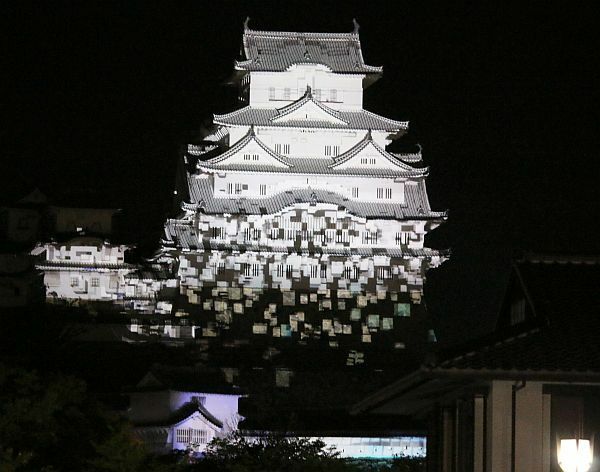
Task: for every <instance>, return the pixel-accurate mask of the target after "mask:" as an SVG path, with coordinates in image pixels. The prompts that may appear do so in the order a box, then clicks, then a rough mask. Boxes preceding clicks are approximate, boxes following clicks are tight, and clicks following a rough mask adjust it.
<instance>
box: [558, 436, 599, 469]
mask: <svg viewBox="0 0 600 472" xmlns="http://www.w3.org/2000/svg"><path fill="white" fill-rule="evenodd" d="M557 455H558V465H560V468H561V469H562V470H564V472H587V471H588V470H589V469H590V467H591V466H592V461H593V460H594V454H593V451H592V444H591V442H590V441H589V439H561V440H560V442H559V444H558V451H557Z"/></svg>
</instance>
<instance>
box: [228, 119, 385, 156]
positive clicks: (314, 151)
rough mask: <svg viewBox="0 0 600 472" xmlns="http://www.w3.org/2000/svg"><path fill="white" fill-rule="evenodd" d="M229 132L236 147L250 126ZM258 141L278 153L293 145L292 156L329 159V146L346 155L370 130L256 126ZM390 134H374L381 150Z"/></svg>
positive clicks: (373, 132) (375, 131)
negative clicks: (326, 149) (280, 148)
mask: <svg viewBox="0 0 600 472" xmlns="http://www.w3.org/2000/svg"><path fill="white" fill-rule="evenodd" d="M227 128H228V129H229V136H230V141H229V142H230V145H231V146H233V145H234V144H235V143H237V142H238V141H239V140H240V139H242V138H243V137H244V136H246V134H248V131H249V129H250V126H227ZM254 131H255V133H256V135H257V136H258V138H259V139H260V140H261V141H262V142H263V143H265V144H266V145H267V146H268V147H269V148H271V149H272V150H275V144H281V145H282V146H281V147H282V150H283V145H284V144H289V145H290V152H289V156H290V157H325V146H339V154H343V153H344V152H346V151H348V150H349V149H351V148H353V147H354V146H356V144H357V143H358V142H360V141H361V140H362V139H363V138H364V137H365V136H366V134H367V130H344V129H314V128H313V129H310V128H294V127H289V128H288V127H277V126H273V127H266V126H265V127H263V126H260V127H258V126H257V127H255V128H254ZM389 134H390V133H389V132H387V131H377V130H374V131H372V132H371V137H372V139H373V141H375V142H376V143H377V144H379V145H380V146H381V147H384V148H385V146H387V145H388V144H389V143H390V142H391V140H390V139H388V136H389Z"/></svg>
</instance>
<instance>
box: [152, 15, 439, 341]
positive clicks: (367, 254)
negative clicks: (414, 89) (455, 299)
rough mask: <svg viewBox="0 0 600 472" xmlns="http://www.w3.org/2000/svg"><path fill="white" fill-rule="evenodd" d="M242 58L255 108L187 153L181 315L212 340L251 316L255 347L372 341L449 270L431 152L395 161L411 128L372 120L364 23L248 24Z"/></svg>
mask: <svg viewBox="0 0 600 472" xmlns="http://www.w3.org/2000/svg"><path fill="white" fill-rule="evenodd" d="M243 51H244V54H245V58H244V59H243V60H240V61H236V63H235V73H234V82H235V83H236V84H237V85H238V86H239V97H240V100H241V101H242V102H243V103H244V104H245V105H244V106H243V107H242V108H240V109H238V110H235V111H233V112H231V113H227V114H224V115H215V116H214V126H213V127H212V129H211V130H210V131H209V134H208V135H207V136H205V137H204V139H203V141H202V142H201V143H200V144H193V145H192V144H190V145H188V147H187V152H186V153H185V155H184V162H185V168H186V176H185V177H186V178H185V179H183V180H186V183H187V185H186V186H182V187H184V188H179V189H178V195H179V197H180V198H181V199H182V202H181V208H182V213H181V214H180V215H179V217H178V218H175V219H169V220H168V221H167V222H166V225H165V238H164V241H163V244H164V249H165V251H166V252H167V253H170V254H171V255H172V256H173V257H174V259H175V260H176V261H177V267H178V278H179V282H180V294H181V295H182V297H183V299H184V304H183V308H180V310H181V313H183V314H185V313H192V312H194V310H196V312H197V313H199V314H200V315H201V317H202V335H203V336H215V335H217V334H218V332H219V331H220V330H221V329H227V328H229V327H230V326H231V325H232V324H235V323H236V317H237V318H239V319H245V320H246V321H245V322H247V320H248V319H247V316H248V314H249V313H252V314H253V318H252V319H251V320H250V323H251V329H252V332H253V333H254V334H256V335H270V336H275V337H287V336H297V337H298V338H299V339H306V338H311V337H321V336H326V337H329V340H330V343H331V345H332V346H336V345H337V340H339V339H342V338H343V337H344V336H349V337H352V336H354V337H356V336H357V335H358V339H359V340H360V341H362V342H371V336H372V335H373V334H374V333H376V332H383V331H393V330H394V329H396V328H397V324H398V322H399V319H398V317H405V316H414V315H415V313H417V312H418V309H417V310H416V311H415V309H416V308H417V306H418V305H419V304H420V301H421V296H422V293H423V283H424V274H425V272H426V271H427V269H429V268H431V267H436V266H438V265H439V264H440V263H441V262H443V261H444V259H445V255H444V254H443V253H440V252H439V251H437V250H433V249H430V248H426V247H425V246H424V238H425V235H426V233H427V232H428V231H430V230H432V229H434V228H435V227H437V226H438V225H439V224H440V223H442V222H443V221H444V220H445V218H446V214H445V213H444V212H438V211H432V210H431V208H430V205H429V201H428V197H427V192H426V187H425V179H426V177H427V174H428V169H427V167H424V166H423V164H422V158H421V152H420V150H419V152H416V153H410V154H395V153H391V152H388V151H386V147H387V146H388V145H389V144H390V143H391V142H392V141H393V140H395V139H397V138H399V137H401V136H402V135H403V134H405V133H406V131H407V129H408V122H403V121H395V120H392V119H389V118H386V117H383V116H379V115H377V114H375V113H372V112H370V111H367V110H365V109H363V90H364V89H365V88H366V87H368V86H369V85H371V84H372V83H373V82H375V81H376V80H377V79H379V78H380V76H381V75H382V68H381V67H374V66H370V65H367V64H365V62H364V60H363V55H362V51H361V45H360V39H359V35H358V25H357V24H356V23H355V27H354V31H353V32H351V33H295V32H275V31H254V30H251V29H249V28H248V22H247V21H246V23H245V25H244V34H243ZM267 293H269V294H270V295H269V297H267V296H266V294H267ZM274 294H275V295H274ZM180 306H182V305H180ZM248 326H249V325H248ZM396 339H398V338H396ZM403 344H404V343H403V342H397V343H396V347H398V346H401V347H402V346H403Z"/></svg>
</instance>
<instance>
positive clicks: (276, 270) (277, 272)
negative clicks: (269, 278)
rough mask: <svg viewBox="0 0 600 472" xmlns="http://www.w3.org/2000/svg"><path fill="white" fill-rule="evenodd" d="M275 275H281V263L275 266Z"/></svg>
mask: <svg viewBox="0 0 600 472" xmlns="http://www.w3.org/2000/svg"><path fill="white" fill-rule="evenodd" d="M275 275H276V276H277V277H283V264H277V265H276V266H275Z"/></svg>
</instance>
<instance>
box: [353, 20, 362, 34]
mask: <svg viewBox="0 0 600 472" xmlns="http://www.w3.org/2000/svg"><path fill="white" fill-rule="evenodd" d="M352 24H353V25H354V29H353V30H352V33H353V34H358V30H359V29H360V25H359V24H358V21H356V18H352Z"/></svg>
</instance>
